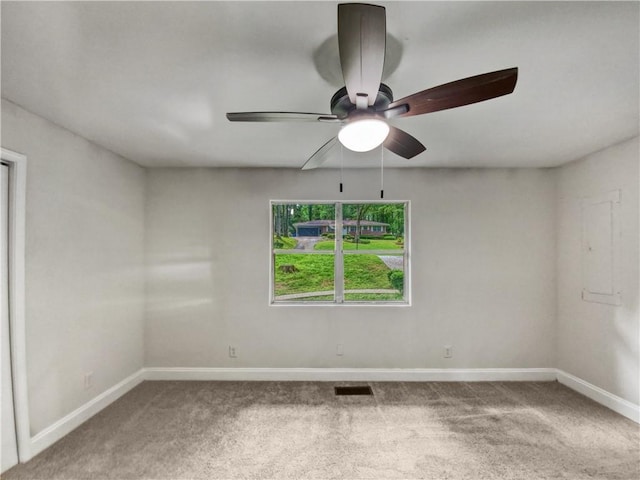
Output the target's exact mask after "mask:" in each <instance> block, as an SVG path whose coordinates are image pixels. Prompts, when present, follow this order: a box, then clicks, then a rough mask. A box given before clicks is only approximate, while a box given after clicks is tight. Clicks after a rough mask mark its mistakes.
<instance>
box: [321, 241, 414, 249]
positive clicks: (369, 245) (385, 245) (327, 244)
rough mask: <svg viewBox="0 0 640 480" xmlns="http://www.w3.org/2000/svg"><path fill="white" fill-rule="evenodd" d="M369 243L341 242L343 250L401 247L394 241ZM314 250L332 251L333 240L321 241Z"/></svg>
mask: <svg viewBox="0 0 640 480" xmlns="http://www.w3.org/2000/svg"><path fill="white" fill-rule="evenodd" d="M369 242H370V243H358V244H356V243H351V242H342V248H343V250H399V249H401V248H403V247H401V246H400V245H397V244H396V241H395V240H369ZM356 247H357V248H356ZM313 248H314V249H315V250H333V248H334V240H323V241H321V242H318V243H316V244H315V246H314V247H313Z"/></svg>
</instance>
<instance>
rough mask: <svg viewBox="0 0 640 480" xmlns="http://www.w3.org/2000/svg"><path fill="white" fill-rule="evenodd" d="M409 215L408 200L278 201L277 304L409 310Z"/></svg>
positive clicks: (274, 220) (274, 214) (274, 244)
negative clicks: (370, 306)
mask: <svg viewBox="0 0 640 480" xmlns="http://www.w3.org/2000/svg"><path fill="white" fill-rule="evenodd" d="M408 213H409V203H408V202H295V201H272V202H271V303H272V304H274V305H275V304H331V305H334V304H384V305H387V304H389V305H408V304H409V298H410V297H409V288H408V286H409V282H408V276H409V275H408V273H409V249H408V241H407V239H408ZM338 232H340V234H338Z"/></svg>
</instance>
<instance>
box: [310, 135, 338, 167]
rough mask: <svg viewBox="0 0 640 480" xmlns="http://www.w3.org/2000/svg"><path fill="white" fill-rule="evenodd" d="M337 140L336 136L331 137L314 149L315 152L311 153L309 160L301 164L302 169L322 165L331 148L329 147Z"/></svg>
mask: <svg viewBox="0 0 640 480" xmlns="http://www.w3.org/2000/svg"><path fill="white" fill-rule="evenodd" d="M337 141H338V137H333V138H332V139H331V140H329V141H328V142H327V143H325V144H324V145H323V146H321V147H320V148H319V149H318V150H317V151H316V153H314V154H313V155H311V157H310V158H309V160H307V163H305V164H304V165H303V166H302V170H312V169H314V168H318V167H319V166H320V165H322V164H323V163H324V162H325V161H326V160H327V158H329V156H328V154H329V150H331V148H332V147H333V146H334V145H335V144H336V143H337Z"/></svg>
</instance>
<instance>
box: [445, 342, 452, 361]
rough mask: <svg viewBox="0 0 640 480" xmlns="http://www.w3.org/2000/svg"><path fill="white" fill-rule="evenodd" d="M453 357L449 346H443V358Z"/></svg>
mask: <svg viewBox="0 0 640 480" xmlns="http://www.w3.org/2000/svg"><path fill="white" fill-rule="evenodd" d="M451 357H453V347H452V346H451V345H445V346H444V358H451Z"/></svg>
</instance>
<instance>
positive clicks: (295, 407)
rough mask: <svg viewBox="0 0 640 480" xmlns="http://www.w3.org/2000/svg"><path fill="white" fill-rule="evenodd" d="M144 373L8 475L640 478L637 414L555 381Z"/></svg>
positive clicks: (13, 479) (48, 477)
mask: <svg viewBox="0 0 640 480" xmlns="http://www.w3.org/2000/svg"><path fill="white" fill-rule="evenodd" d="M335 385H337V384H336V383H330V382H144V383H142V384H141V385H140V386H138V387H137V388H135V389H134V390H132V391H131V392H129V393H128V394H127V395H125V396H124V397H122V398H121V399H120V400H118V401H117V402H115V403H114V404H112V405H111V406H110V407H108V408H107V409H105V410H104V411H102V412H101V413H100V414H98V415H96V416H95V417H94V418H92V419H91V420H89V421H88V422H86V423H85V424H84V425H82V426H81V427H79V428H78V429H77V430H75V431H74V432H72V433H71V434H70V435H68V436H67V437H65V438H63V439H62V440H60V441H59V442H58V443H56V444H55V445H54V446H52V447H51V448H49V449H48V450H46V451H44V452H43V453H41V454H40V455H38V456H37V457H36V458H34V459H33V460H31V461H30V462H29V463H27V464H25V465H18V466H17V467H15V468H13V469H11V470H10V471H9V472H7V473H6V474H5V475H3V476H2V478H3V479H5V480H17V479H46V480H52V479H102V478H111V479H129V480H133V479H142V478H145V479H188V478H194V479H195V478H197V479H214V478H230V479H236V478H238V479H239V478H242V479H250V478H291V479H305V478H371V479H385V478H425V479H587V478H588V479H594V478H598V479H607V480H613V479H633V480H637V479H639V478H640V433H639V428H638V425H637V424H635V423H633V422H631V421H630V420H628V419H626V418H624V417H621V416H620V415H617V414H616V413H613V412H612V411H610V410H608V409H606V408H604V407H601V406H599V405H597V404H596V403H594V402H592V401H590V400H588V399H587V398H585V397H583V396H581V395H579V394H577V393H575V392H573V391H571V390H569V389H567V388H566V387H564V386H562V385H560V384H558V383H555V382H550V383H510V382H504V383H499V382H490V383H409V382H407V383H376V382H373V383H369V385H371V386H372V387H373V391H374V394H375V396H374V397H336V396H334V394H333V387H334V386H335Z"/></svg>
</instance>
